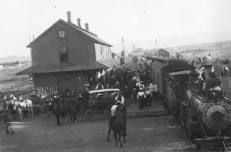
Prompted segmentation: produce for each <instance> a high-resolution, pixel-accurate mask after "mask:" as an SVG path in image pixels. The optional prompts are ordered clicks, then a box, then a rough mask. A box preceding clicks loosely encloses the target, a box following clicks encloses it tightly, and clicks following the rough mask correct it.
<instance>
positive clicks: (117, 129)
mask: <svg viewBox="0 0 231 152" xmlns="http://www.w3.org/2000/svg"><path fill="white" fill-rule="evenodd" d="M126 121H127V120H126V108H125V107H123V106H121V105H120V106H118V107H117V109H116V114H115V117H111V118H110V119H109V128H108V137H107V140H108V141H109V138H110V132H111V130H112V131H113V134H114V138H115V143H116V146H118V141H119V143H120V147H121V148H122V147H123V143H122V141H121V138H122V137H123V142H126V129H127V128H126Z"/></svg>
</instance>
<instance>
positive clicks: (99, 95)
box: [84, 89, 120, 119]
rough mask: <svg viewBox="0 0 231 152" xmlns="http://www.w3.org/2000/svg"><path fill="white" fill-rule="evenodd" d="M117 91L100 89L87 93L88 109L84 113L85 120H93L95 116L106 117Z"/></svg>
mask: <svg viewBox="0 0 231 152" xmlns="http://www.w3.org/2000/svg"><path fill="white" fill-rule="evenodd" d="M119 92H120V90H119V89H100V90H91V91H89V92H88V93H89V101H88V109H87V110H86V111H85V113H84V118H85V119H93V117H94V116H95V115H100V114H101V115H102V114H103V115H105V116H108V115H109V113H110V108H111V106H112V105H113V104H114V99H115V96H116V95H117V94H118V93H119Z"/></svg>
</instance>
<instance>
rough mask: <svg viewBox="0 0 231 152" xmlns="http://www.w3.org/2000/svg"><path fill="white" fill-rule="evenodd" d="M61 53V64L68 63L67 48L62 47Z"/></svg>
mask: <svg viewBox="0 0 231 152" xmlns="http://www.w3.org/2000/svg"><path fill="white" fill-rule="evenodd" d="M59 51H60V62H61V63H67V61H68V51H67V47H66V46H61V47H60V48H59Z"/></svg>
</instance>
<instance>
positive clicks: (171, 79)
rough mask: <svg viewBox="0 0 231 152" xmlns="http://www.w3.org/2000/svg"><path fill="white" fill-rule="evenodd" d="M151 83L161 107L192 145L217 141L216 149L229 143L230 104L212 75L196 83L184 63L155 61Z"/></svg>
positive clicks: (171, 60) (230, 125)
mask: <svg viewBox="0 0 231 152" xmlns="http://www.w3.org/2000/svg"><path fill="white" fill-rule="evenodd" d="M207 73H209V72H207ZM151 79H152V80H153V82H154V83H156V84H157V85H158V87H159V93H160V95H161V96H162V101H163V105H164V107H165V108H166V109H167V110H168V111H169V112H170V113H171V114H173V115H174V116H175V118H177V119H178V120H179V122H180V124H181V126H182V127H183V128H184V129H185V130H186V133H187V135H188V136H189V138H190V139H192V141H195V142H197V141H199V142H197V143H202V141H216V144H218V145H220V144H224V141H225V142H226V141H230V137H231V101H230V100H228V99H227V98H225V97H224V94H223V92H222V89H221V83H220V81H219V80H218V79H217V78H216V76H215V75H213V74H211V76H208V77H206V78H205V80H204V81H199V80H198V74H197V73H196V72H195V71H194V68H193V67H192V66H191V65H190V64H189V63H188V62H186V61H185V60H179V59H155V58H154V59H152V63H151Z"/></svg>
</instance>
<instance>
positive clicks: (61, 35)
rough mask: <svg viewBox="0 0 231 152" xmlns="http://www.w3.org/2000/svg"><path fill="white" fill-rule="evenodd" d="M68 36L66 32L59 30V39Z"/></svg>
mask: <svg viewBox="0 0 231 152" xmlns="http://www.w3.org/2000/svg"><path fill="white" fill-rule="evenodd" d="M65 36H66V31H65V30H59V31H58V37H59V38H65Z"/></svg>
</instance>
